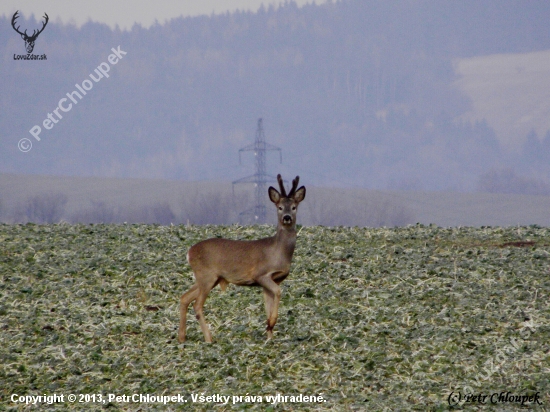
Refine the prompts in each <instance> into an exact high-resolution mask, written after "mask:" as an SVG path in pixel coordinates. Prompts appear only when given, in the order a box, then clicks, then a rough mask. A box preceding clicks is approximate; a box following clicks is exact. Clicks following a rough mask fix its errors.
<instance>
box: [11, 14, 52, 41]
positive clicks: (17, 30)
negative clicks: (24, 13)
mask: <svg viewBox="0 0 550 412" xmlns="http://www.w3.org/2000/svg"><path fill="white" fill-rule="evenodd" d="M18 13H19V10H17V11H16V12H15V14H14V15H13V17H12V18H11V26H12V27H13V29H14V30H15V31H16V32H17V33H19V34H20V35H21V36H25V37H26V38H27V39H36V38H37V37H38V35H39V34H40V33H42V32H43V31H44V28H45V27H46V25H47V24H48V21H50V18H49V17H48V14H47V13H44V16H43V18H44V19H46V21H45V22H44V23H42V28H41V29H40V30H38V32H37V31H36V30H33V32H32V35H31V36H29V35H28V34H27V30H25V32H24V33H21V32H20V31H19V27H21V26H17V28H16V27H15V20H17V18H18V17H19V16H18V15H17V14H18Z"/></svg>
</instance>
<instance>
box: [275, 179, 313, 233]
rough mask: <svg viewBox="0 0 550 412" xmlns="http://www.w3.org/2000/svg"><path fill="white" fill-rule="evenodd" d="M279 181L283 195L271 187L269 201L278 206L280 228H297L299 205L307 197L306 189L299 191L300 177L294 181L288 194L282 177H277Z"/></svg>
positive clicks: (302, 188)
mask: <svg viewBox="0 0 550 412" xmlns="http://www.w3.org/2000/svg"><path fill="white" fill-rule="evenodd" d="M277 181H278V182H279V189H280V190H281V193H279V192H278V191H277V189H275V188H274V187H271V186H270V187H269V190H268V193H269V199H270V200H271V201H272V202H273V203H275V206H277V221H278V222H279V226H282V227H294V226H296V213H298V204H299V203H300V202H301V201H302V200H304V198H305V197H306V188H305V187H304V186H302V187H301V188H299V189H298V190H296V188H297V187H298V182H299V181H300V177H299V176H296V178H295V179H294V180H293V181H292V189H290V192H288V195H287V194H286V190H285V186H284V184H283V179H282V178H281V175H277Z"/></svg>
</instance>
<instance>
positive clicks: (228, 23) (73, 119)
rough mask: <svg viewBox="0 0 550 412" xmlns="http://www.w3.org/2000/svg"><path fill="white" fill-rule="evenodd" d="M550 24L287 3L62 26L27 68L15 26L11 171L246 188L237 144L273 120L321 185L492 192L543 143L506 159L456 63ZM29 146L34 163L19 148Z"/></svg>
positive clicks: (289, 164)
mask: <svg viewBox="0 0 550 412" xmlns="http://www.w3.org/2000/svg"><path fill="white" fill-rule="evenodd" d="M549 16H550V5H549V4H548V3H547V2H544V1H532V2H529V3H528V6H527V5H526V3H524V2H521V1H506V2H502V1H485V2H477V1H461V2H452V3H449V2H445V3H443V2H438V1H428V0H423V1H384V2H376V3H375V2H364V1H357V0H355V1H340V2H332V3H327V4H323V5H309V6H305V7H302V8H299V7H297V6H296V5H295V4H294V3H292V2H286V3H285V4H283V5H281V6H280V7H278V8H275V7H270V8H262V9H260V10H259V11H258V12H257V13H251V12H246V13H245V12H236V13H227V14H224V15H212V16H202V17H193V18H176V19H173V20H171V21H170V22H168V23H166V24H164V25H160V24H158V25H155V26H152V27H151V28H150V29H144V28H142V27H140V26H138V25H136V26H134V27H133V28H132V30H131V31H120V30H111V29H109V28H108V27H107V26H105V25H101V24H97V23H91V22H90V23H88V24H86V25H84V26H83V27H81V28H76V27H74V26H71V25H61V24H59V23H56V21H55V16H50V23H49V25H48V27H47V28H46V29H45V31H44V32H43V33H42V34H41V35H40V37H39V38H38V40H37V42H36V47H35V51H34V53H38V54H41V53H45V54H46V55H47V60H45V61H19V60H14V59H13V55H14V54H20V53H23V52H24V47H23V46H24V45H23V42H22V40H21V38H20V36H19V35H17V33H15V32H14V30H13V29H12V27H11V24H10V20H11V16H5V17H4V18H2V19H0V38H1V39H2V42H0V51H1V54H0V55H1V56H2V57H3V63H2V65H1V66H0V75H1V76H0V84H1V89H2V93H0V107H1V109H2V113H3V115H2V116H1V117H0V130H1V134H0V172H8V173H35V174H61V175H80V176H89V175H95V176H112V177H149V178H170V179H181V180H204V179H207V180H222V179H223V180H227V179H234V178H238V177H241V176H242V175H243V173H247V171H251V167H252V166H251V163H247V162H250V159H248V160H247V159H244V164H243V166H241V167H239V166H238V156H237V150H238V149H239V148H240V147H242V146H244V145H246V144H249V143H251V142H252V139H253V136H254V132H255V125H256V120H257V119H258V118H259V117H263V118H264V125H265V128H266V136H267V139H268V141H269V142H270V143H272V144H275V145H277V146H279V147H281V148H283V159H284V163H283V165H282V166H277V167H278V168H280V169H282V171H283V172H285V171H288V173H300V174H302V175H304V174H306V175H308V180H309V181H312V183H314V184H316V185H332V186H334V185H339V186H361V187H368V188H391V189H403V188H405V189H424V190H439V189H447V190H474V189H476V188H480V187H481V188H485V186H487V184H486V180H487V176H489V177H490V176H491V175H490V173H493V174H494V173H496V172H495V171H499V170H502V169H504V168H506V167H510V165H512V166H513V167H516V168H517V170H518V171H519V173H521V168H522V165H524V164H531V163H532V162H531V160H532V147H533V144H531V146H528V147H526V149H525V150H524V151H521V152H519V153H507V152H505V151H504V150H503V149H502V147H501V146H500V145H499V141H498V139H497V137H496V136H495V133H494V131H493V129H492V128H491V127H489V126H488V124H487V123H485V122H477V123H467V122H457V121H456V119H457V118H459V116H460V115H461V114H462V113H464V112H465V111H466V110H467V109H468V107H469V104H470V103H469V101H468V99H467V98H466V97H465V96H464V95H462V94H461V93H460V92H459V90H458V89H457V88H456V87H455V86H454V81H455V80H456V75H455V73H454V70H453V59H456V58H459V57H469V56H476V55H486V54H491V53H504V52H506V53H518V52H528V51H536V50H543V49H548V48H550V31H549V30H548V29H547V22H548V17H549ZM20 20H21V21H20V22H21V24H22V25H23V27H29V28H30V27H33V26H38V24H39V23H38V22H35V21H25V20H24V19H20ZM117 47H120V50H122V51H124V52H126V54H125V55H123V57H122V58H121V59H120V60H119V61H118V63H117V64H116V65H111V66H110V71H109V73H108V74H109V77H108V78H107V77H104V78H103V79H101V80H100V81H99V82H98V83H94V85H93V89H92V90H90V91H89V92H88V93H87V95H86V96H84V97H83V98H82V100H80V101H79V102H78V104H75V105H74V106H73V107H72V109H71V110H70V111H69V112H66V113H62V114H63V118H62V119H60V120H59V121H58V123H57V124H55V125H54V127H53V128H52V129H51V130H45V129H44V127H42V129H43V130H42V133H41V135H40V137H41V140H40V141H36V140H35V139H34V138H32V136H31V135H30V133H29V130H30V129H31V128H32V127H33V126H35V125H42V123H43V121H44V119H46V118H47V116H48V114H49V113H52V111H53V110H54V109H56V108H57V106H58V102H59V100H60V99H62V98H65V97H66V94H67V93H71V92H73V91H75V90H77V89H76V87H75V85H76V84H78V85H81V84H82V82H83V81H84V80H86V79H89V77H88V76H89V74H90V73H94V70H95V69H96V67H98V66H99V65H100V64H101V63H102V62H107V58H108V56H109V54H111V53H112V51H111V49H112V48H115V49H116V48H117ZM23 137H27V138H29V139H31V141H32V143H33V149H32V150H31V151H30V152H28V153H21V152H20V151H19V150H18V149H17V142H18V141H19V140H20V139H21V138H23ZM519 138H520V139H524V138H525V136H520V137H519ZM541 138H542V136H541ZM537 139H538V138H537ZM538 141H539V140H537V141H536V142H534V143H535V145H536V143H537V142H538ZM531 143H533V142H532V141H531ZM541 144H542V143H541ZM276 160H278V159H271V158H268V168H270V169H273V168H275V166H276V165H275V161H276ZM247 168H248V169H247ZM537 170H538V172H539V175H538V176H537V178H538V177H540V178H547V177H548V176H546V175H545V173H546V172H545V169H544V167H543V166H542V165H541V169H540V170H539V169H533V170H532V171H533V173H535V174H536V173H537ZM483 179H485V180H483ZM480 181H481V182H482V183H483V182H485V183H483V184H485V186H483V185H480ZM489 186H490V187H491V186H492V187H493V188H494V187H495V184H493V183H489Z"/></svg>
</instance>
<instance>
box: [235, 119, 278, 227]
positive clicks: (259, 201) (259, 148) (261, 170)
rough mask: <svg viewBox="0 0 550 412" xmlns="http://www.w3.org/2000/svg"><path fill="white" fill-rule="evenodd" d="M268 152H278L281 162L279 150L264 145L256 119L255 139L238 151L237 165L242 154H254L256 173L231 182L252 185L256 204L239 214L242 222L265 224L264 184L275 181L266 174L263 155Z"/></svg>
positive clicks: (269, 145) (273, 177)
mask: <svg viewBox="0 0 550 412" xmlns="http://www.w3.org/2000/svg"><path fill="white" fill-rule="evenodd" d="M268 150H278V151H279V158H280V162H281V163H282V162H283V153H282V151H281V148H280V147H277V146H273V145H272V144H269V143H266V141H265V135H264V128H263V124H262V119H261V118H260V119H258V129H257V130H256V138H255V139H254V143H253V144H250V145H248V146H245V147H243V148H242V149H239V164H240V163H241V153H242V152H252V151H253V152H254V158H255V168H256V172H255V173H254V174H253V175H251V176H247V177H243V178H241V179H238V180H235V181H234V182H233V185H235V184H239V183H254V188H255V200H256V204H255V205H254V207H252V208H250V209H247V210H245V211H244V212H241V213H240V214H239V217H240V218H241V219H242V220H247V221H249V222H250V221H252V222H253V223H258V224H261V223H266V215H267V213H266V197H267V189H266V183H269V182H276V181H277V178H276V177H275V176H271V175H268V174H267V173H266V166H265V162H266V156H265V153H266V152H267V151H268Z"/></svg>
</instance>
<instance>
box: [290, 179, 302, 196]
mask: <svg viewBox="0 0 550 412" xmlns="http://www.w3.org/2000/svg"><path fill="white" fill-rule="evenodd" d="M299 181H300V176H296V179H294V180H292V189H290V193H289V194H288V197H292V196H294V193H296V189H297V188H298V182H299Z"/></svg>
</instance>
